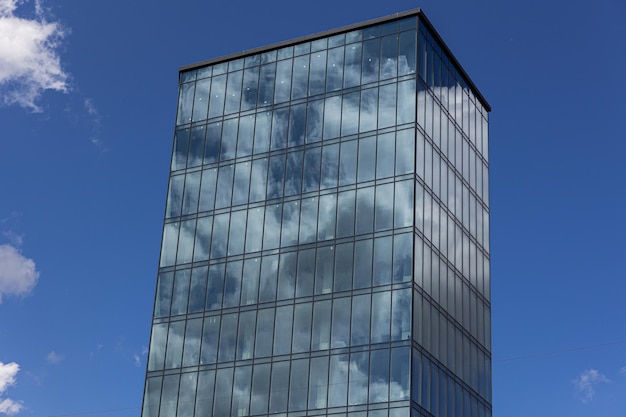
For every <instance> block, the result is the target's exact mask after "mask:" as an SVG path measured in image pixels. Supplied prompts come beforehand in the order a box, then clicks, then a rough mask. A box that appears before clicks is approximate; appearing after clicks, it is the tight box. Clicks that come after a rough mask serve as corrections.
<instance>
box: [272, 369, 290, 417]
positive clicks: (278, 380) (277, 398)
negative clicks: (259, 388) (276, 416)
mask: <svg viewBox="0 0 626 417" xmlns="http://www.w3.org/2000/svg"><path fill="white" fill-rule="evenodd" d="M288 396H289V362H275V363H273V364H272V386H271V388H270V413H280V412H285V411H287V398H288Z"/></svg>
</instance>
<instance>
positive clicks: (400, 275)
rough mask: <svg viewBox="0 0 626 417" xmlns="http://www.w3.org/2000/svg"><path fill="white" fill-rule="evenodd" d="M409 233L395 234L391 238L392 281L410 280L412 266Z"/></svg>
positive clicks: (411, 242) (411, 248)
mask: <svg viewBox="0 0 626 417" xmlns="http://www.w3.org/2000/svg"><path fill="white" fill-rule="evenodd" d="M412 251H413V239H412V235H411V234H402V235H396V236H395V237H394V240H393V282H410V281H411V274H412V272H411V269H412V267H413V257H412Z"/></svg>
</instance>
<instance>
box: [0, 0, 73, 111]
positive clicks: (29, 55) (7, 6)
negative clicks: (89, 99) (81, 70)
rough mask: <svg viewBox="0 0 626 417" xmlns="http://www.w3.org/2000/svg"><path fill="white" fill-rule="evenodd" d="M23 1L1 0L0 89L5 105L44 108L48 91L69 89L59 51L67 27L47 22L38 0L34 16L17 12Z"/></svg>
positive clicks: (34, 108)
mask: <svg viewBox="0 0 626 417" xmlns="http://www.w3.org/2000/svg"><path fill="white" fill-rule="evenodd" d="M22 2H23V0H0V92H1V95H2V97H3V100H4V102H5V104H18V105H20V106H22V107H24V108H28V109H30V110H32V111H34V112H39V111H41V108H40V107H39V106H38V105H37V103H36V101H37V99H38V98H39V96H40V95H41V94H42V92H43V91H45V90H54V91H59V92H66V91H67V90H68V84H67V78H68V75H67V73H66V72H65V71H63V68H62V67H61V59H60V57H59V54H58V52H57V49H58V47H59V45H60V41H61V39H62V38H63V36H64V35H65V30H64V29H63V28H62V27H61V25H60V24H59V23H58V22H48V21H47V20H46V17H45V15H44V14H45V13H44V11H43V8H42V7H41V3H40V1H39V0H36V1H35V7H34V9H35V13H34V16H32V17H31V18H25V17H19V16H17V15H16V14H15V12H16V10H17V6H18V5H19V3H22Z"/></svg>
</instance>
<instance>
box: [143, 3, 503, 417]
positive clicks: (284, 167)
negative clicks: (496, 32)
mask: <svg viewBox="0 0 626 417" xmlns="http://www.w3.org/2000/svg"><path fill="white" fill-rule="evenodd" d="M446 51H447V50H446V49H445V47H442V45H440V44H439V41H438V37H437V36H436V35H434V34H433V32H432V31H431V29H430V28H429V26H428V25H427V24H425V23H424V22H422V21H421V20H420V19H419V14H418V13H415V14H414V15H410V16H407V17H403V18H397V19H395V20H394V19H390V20H387V21H385V22H383V23H380V24H376V25H373V26H369V27H363V28H361V29H358V30H352V31H349V32H338V33H336V34H333V35H332V36H329V37H324V38H320V39H317V40H312V41H304V42H300V43H295V44H293V45H289V46H285V47H282V48H280V49H274V50H267V51H265V52H261V53H258V54H253V55H248V56H245V57H244V58H238V59H234V60H230V61H226V62H221V63H218V64H213V65H208V66H205V67H200V68H197V69H193V70H189V71H185V72H182V73H181V79H180V81H181V84H180V88H179V103H178V112H177V118H176V129H175V135H174V146H173V153H172V160H171V161H172V162H171V170H170V179H169V188H168V194H167V203H166V214H165V224H164V231H163V240H162V247H161V257H160V263H159V274H158V280H157V291H156V299H155V308H154V315H153V325H152V334H151V341H150V349H149V361H148V371H147V379H146V386H145V394H144V406H143V411H142V413H143V414H142V416H143V417H148V416H155V417H164V416H198V417H211V416H215V417H222V416H224V417H227V416H230V417H235V416H248V415H255V416H256V415H268V414H280V415H281V416H287V415H289V416H290V417H303V416H305V415H337V416H338V417H339V416H341V417H346V414H348V415H350V416H351V417H365V416H367V415H372V416H375V417H408V416H409V414H411V415H415V416H419V415H424V416H447V417H454V416H469V415H476V416H490V415H491V353H490V352H491V344H490V341H491V335H490V275H489V201H488V193H489V190H488V166H489V165H488V152H487V148H488V143H487V141H488V139H487V110H486V109H485V108H484V107H483V105H482V104H481V102H480V100H479V99H478V98H477V97H476V94H475V93H474V92H473V91H472V89H471V88H469V87H468V85H469V83H468V81H467V80H466V79H465V78H464V75H463V73H462V71H460V70H458V69H457V68H456V66H455V64H454V62H455V61H454V59H453V58H451V57H449V56H448V55H447V52H446Z"/></svg>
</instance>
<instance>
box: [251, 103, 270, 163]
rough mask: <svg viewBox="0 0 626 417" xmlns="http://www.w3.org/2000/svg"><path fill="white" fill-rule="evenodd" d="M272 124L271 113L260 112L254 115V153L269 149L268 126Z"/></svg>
mask: <svg viewBox="0 0 626 417" xmlns="http://www.w3.org/2000/svg"><path fill="white" fill-rule="evenodd" d="M271 125H272V113H271V112H268V111H266V112H262V113H257V115H256V125H255V126H256V127H255V129H254V153H261V152H267V151H268V150H269V149H270V127H271Z"/></svg>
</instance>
